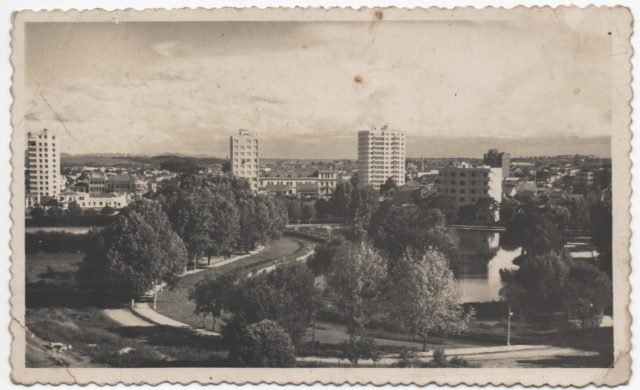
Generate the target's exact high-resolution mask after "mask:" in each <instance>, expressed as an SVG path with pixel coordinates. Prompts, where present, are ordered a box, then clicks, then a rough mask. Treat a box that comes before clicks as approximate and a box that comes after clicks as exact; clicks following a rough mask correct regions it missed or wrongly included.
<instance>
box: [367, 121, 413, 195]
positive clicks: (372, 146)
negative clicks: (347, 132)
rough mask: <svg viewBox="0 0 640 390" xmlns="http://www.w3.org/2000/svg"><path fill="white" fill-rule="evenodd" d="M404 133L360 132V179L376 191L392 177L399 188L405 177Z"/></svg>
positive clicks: (383, 130) (373, 129)
mask: <svg viewBox="0 0 640 390" xmlns="http://www.w3.org/2000/svg"><path fill="white" fill-rule="evenodd" d="M404 164H405V148H404V133H403V132H401V131H392V130H389V129H388V127H387V126H384V127H383V128H382V129H380V130H378V129H376V128H372V129H371V130H363V131H359V132H358V178H359V179H360V180H362V181H364V182H365V183H366V184H369V185H372V186H373V187H374V188H375V189H378V188H380V186H381V185H382V184H384V182H385V181H387V179H388V178H390V177H392V178H393V179H394V180H395V182H396V184H397V185H398V186H401V185H403V184H404V176H405V166H404Z"/></svg>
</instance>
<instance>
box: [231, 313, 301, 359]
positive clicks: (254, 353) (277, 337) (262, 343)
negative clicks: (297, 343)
mask: <svg viewBox="0 0 640 390" xmlns="http://www.w3.org/2000/svg"><path fill="white" fill-rule="evenodd" d="M229 360H230V361H231V362H232V363H233V364H236V365H238V366H242V367H293V366H295V363H296V360H295V354H294V348H293V344H292V342H291V338H290V337H289V335H288V334H287V332H286V331H285V330H284V329H283V328H282V327H281V326H280V325H278V324H277V323H276V322H274V321H271V320H262V321H260V322H257V323H254V324H251V325H249V326H247V327H246V328H244V329H243V330H242V332H241V334H240V337H239V338H238V342H237V344H235V345H234V346H233V348H231V350H230V351H229Z"/></svg>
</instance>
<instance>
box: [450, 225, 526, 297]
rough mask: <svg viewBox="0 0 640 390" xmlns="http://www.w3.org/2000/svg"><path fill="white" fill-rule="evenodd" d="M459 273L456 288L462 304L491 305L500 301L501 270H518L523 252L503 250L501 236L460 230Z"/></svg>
mask: <svg viewBox="0 0 640 390" xmlns="http://www.w3.org/2000/svg"><path fill="white" fill-rule="evenodd" d="M457 235H458V238H459V242H458V250H459V258H460V269H459V271H460V272H458V275H457V276H456V284H457V286H458V289H459V291H460V295H461V301H462V302H489V301H495V300H497V299H499V298H500V288H502V281H501V280H500V270H501V269H503V268H507V269H514V268H517V266H516V265H514V264H513V260H514V259H515V258H516V257H517V256H518V255H520V248H503V247H502V246H501V245H500V233H495V232H482V231H469V230H466V231H462V230H458V231H457Z"/></svg>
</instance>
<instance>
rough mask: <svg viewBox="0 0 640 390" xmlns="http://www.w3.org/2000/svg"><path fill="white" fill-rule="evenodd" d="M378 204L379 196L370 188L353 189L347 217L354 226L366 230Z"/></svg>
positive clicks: (359, 187)
mask: <svg viewBox="0 0 640 390" xmlns="http://www.w3.org/2000/svg"><path fill="white" fill-rule="evenodd" d="M379 203H380V199H379V195H378V193H377V192H376V190H374V189H373V187H371V186H358V187H355V188H354V189H353V191H352V193H351V206H350V211H349V217H350V218H351V219H352V220H353V222H354V224H355V225H356V226H360V227H361V228H362V229H365V230H366V229H367V227H368V226H369V222H370V220H371V216H372V215H373V213H374V212H375V211H376V210H377V208H378V206H379Z"/></svg>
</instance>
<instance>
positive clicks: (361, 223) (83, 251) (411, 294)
mask: <svg viewBox="0 0 640 390" xmlns="http://www.w3.org/2000/svg"><path fill="white" fill-rule="evenodd" d="M345 190H346V189H345ZM349 191H350V194H349V198H350V199H354V200H357V201H354V202H351V203H350V204H348V205H346V204H344V203H343V204H340V202H338V201H335V202H333V204H332V203H331V202H332V201H329V204H330V206H332V207H334V209H335V210H341V211H342V213H343V214H342V215H341V217H342V218H343V219H344V220H346V222H344V223H341V224H339V225H338V226H329V227H326V226H325V227H323V226H314V225H308V226H304V224H303V225H300V226H295V227H291V226H289V227H288V225H287V221H288V215H287V211H288V208H289V207H290V206H289V205H288V204H287V200H286V199H278V198H275V199H271V198H262V197H258V196H255V195H252V194H250V192H249V191H248V189H247V188H246V187H243V185H242V183H241V182H240V181H236V180H235V179H233V178H223V179H220V178H210V177H207V176H206V175H192V176H186V177H184V178H181V179H180V180H176V181H175V182H170V183H168V184H167V185H166V186H165V187H164V188H162V189H161V190H160V191H159V195H158V197H157V198H155V199H147V200H144V201H140V202H137V203H134V204H132V205H131V206H130V207H128V208H127V209H123V210H122V211H121V212H120V214H119V215H118V217H117V219H116V221H115V222H114V223H113V224H112V225H109V226H108V227H106V228H104V229H103V230H101V231H99V232H97V231H90V232H85V233H82V234H75V235H74V234H73V233H59V232H48V233H47V232H43V233H37V234H40V235H39V236H38V237H37V240H36V239H34V238H31V241H30V238H29V237H27V247H28V248H27V249H28V253H27V272H26V277H27V279H26V287H27V289H26V291H27V294H26V301H27V316H26V318H27V326H28V329H29V334H30V336H28V345H29V346H30V348H28V350H27V361H28V362H29V364H31V365H32V366H34V367H37V366H48V365H51V364H52V363H51V360H52V356H53V358H54V360H55V359H57V361H55V362H54V364H56V365H61V366H83V367H84V366H96V367H102V366H112V367H169V366H181V367H188V366H192V367H207V366H262V365H265V366H283V367H289V366H302V367H314V366H367V365H377V366H400V367H543V366H563V367H565V366H566V367H603V366H607V365H609V364H611V359H612V352H611V346H612V332H611V328H610V327H601V326H598V324H599V323H600V320H601V317H602V316H603V314H605V312H607V310H609V306H610V302H609V300H608V299H607V294H610V292H609V293H608V292H607V289H610V288H611V287H610V282H609V281H608V280H609V279H608V276H607V275H606V272H603V271H600V270H599V267H598V266H597V264H596V263H594V264H591V263H590V262H589V263H588V264H587V263H585V262H583V263H580V262H577V261H576V260H574V259H573V258H572V257H571V255H570V253H567V251H566V249H565V248H564V247H565V245H567V241H568V238H564V239H563V238H562V233H563V232H564V231H569V229H570V227H571V214H570V213H566V212H565V211H564V210H558V209H557V208H549V209H548V210H546V209H544V211H540V210H543V209H542V208H541V207H540V205H536V207H530V208H527V207H526V205H524V206H523V207H522V209H521V211H520V212H519V213H517V214H515V216H514V217H513V222H512V223H511V224H510V225H509V226H508V227H507V229H506V232H505V233H500V235H499V236H495V237H498V239H499V241H500V243H501V245H502V246H504V247H505V248H512V249H511V250H512V251H513V252H514V253H516V254H517V255H519V256H520V257H519V258H518V259H517V260H515V261H516V262H518V263H519V264H520V267H518V268H515V269H511V270H505V271H504V272H501V274H504V275H501V276H502V278H503V281H504V283H505V284H504V288H501V289H500V292H499V296H496V297H493V298H495V299H494V300H491V301H486V302H473V301H467V302H461V300H460V298H459V294H458V292H457V291H455V290H456V288H455V287H456V283H458V284H459V280H460V278H461V275H464V270H465V269H466V268H465V267H467V265H468V264H467V265H465V257H464V256H463V255H460V253H458V249H459V248H460V247H461V245H460V241H459V240H460V237H461V236H462V237H463V236H464V235H460V234H457V233H456V232H455V231H453V230H452V229H451V228H449V227H447V225H446V223H445V216H444V214H443V213H442V212H440V211H439V210H438V209H437V208H432V207H422V206H421V205H415V206H411V207H398V206H394V205H388V204H384V203H383V204H378V201H377V197H375V196H373V195H372V193H371V192H370V190H368V189H366V188H357V187H356V188H350V189H349ZM337 193H338V196H343V197H344V191H337ZM523 203H524V202H523ZM592 214H593V215H596V214H594V213H592ZM514 226H515V229H514ZM545 232H546V233H545ZM548 232H551V233H552V234H549V233H548ZM495 234H497V233H495ZM47 235H49V236H47ZM61 235H64V236H65V237H67V238H69V237H75V238H69V239H68V240H67V241H65V242H67V245H68V247H66V248H57V249H56V248H47V247H46V241H47V239H49V240H57V241H58V242H59V241H60V238H61V237H62V236H61ZM79 237H82V238H79ZM33 242H37V245H35V244H34V246H35V247H36V249H29V245H30V243H33ZM503 242H504V244H503ZM500 250H502V247H501V249H500ZM600 253H605V254H606V251H604V250H600ZM514 256H515V255H514ZM600 269H605V270H606V267H602V268H600ZM527 272H528V273H527ZM530 275H542V277H546V276H545V275H554V276H555V279H554V280H551V281H547V280H537V281H536V283H528V282H527V281H528V280H530ZM543 282H544V283H547V284H543V287H540V285H541V283H543ZM548 283H552V285H549V284H548ZM585 285H587V286H589V288H585ZM554 286H555V288H554ZM532 297H533V298H532ZM524 301H528V302H529V301H530V302H531V303H532V304H531V305H525V304H524ZM509 305H513V307H514V309H513V312H514V316H513V317H511V315H509V313H511V312H512V311H511V309H510V308H509ZM525 306H530V307H525ZM141 307H142V308H144V310H142V311H141V310H136V308H141ZM153 309H155V310H153ZM527 309H528V310H527ZM150 312H152V314H151V315H148V313H150ZM145 313H147V314H145ZM153 313H155V314H153ZM434 313H440V314H438V315H435V314H434ZM165 319H168V320H165ZM176 324H179V326H175V325H176ZM507 328H509V331H510V332H511V333H512V334H511V335H510V340H507V339H506V337H507ZM52 342H53V343H61V344H63V345H69V346H72V348H66V349H65V351H60V352H55V353H52V352H50V351H49V350H47V348H46V347H43V345H48V344H47V343H52ZM507 343H509V344H512V346H507V345H506V344H507ZM257 345H261V346H264V345H268V346H270V347H269V348H272V349H271V350H272V351H273V353H272V354H271V355H270V356H268V357H264V356H257V353H256V352H255V351H256V348H257V347H256V346H257Z"/></svg>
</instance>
